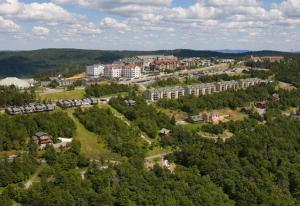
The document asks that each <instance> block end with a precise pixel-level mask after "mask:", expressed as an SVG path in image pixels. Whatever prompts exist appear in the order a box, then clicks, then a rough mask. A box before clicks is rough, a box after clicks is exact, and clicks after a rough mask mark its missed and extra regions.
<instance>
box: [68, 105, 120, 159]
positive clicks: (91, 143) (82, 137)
mask: <svg viewBox="0 0 300 206" xmlns="http://www.w3.org/2000/svg"><path fill="white" fill-rule="evenodd" d="M67 111H68V115H69V116H70V117H71V118H72V119H73V120H74V122H75V124H76V126H77V131H76V135H75V139H77V140H79V141H80V143H81V149H82V152H83V153H84V154H86V155H87V156H88V157H89V158H91V159H96V160H100V159H113V160H119V159H120V158H121V157H120V156H119V155H117V154H114V153H112V152H111V151H110V150H109V149H107V148H106V147H105V144H104V143H102V142H98V136H97V135H96V134H95V133H93V132H90V131H88V130H87V129H86V128H85V127H84V126H83V125H82V124H81V123H80V122H79V120H78V119H77V118H76V117H74V115H73V112H74V109H68V110H67Z"/></svg>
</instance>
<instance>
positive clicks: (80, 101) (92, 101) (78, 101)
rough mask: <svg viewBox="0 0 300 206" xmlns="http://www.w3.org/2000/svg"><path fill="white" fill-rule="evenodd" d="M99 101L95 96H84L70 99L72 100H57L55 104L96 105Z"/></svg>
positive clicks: (68, 106) (63, 106) (63, 105)
mask: <svg viewBox="0 0 300 206" xmlns="http://www.w3.org/2000/svg"><path fill="white" fill-rule="evenodd" d="M98 103H99V100H98V99H97V98H85V99H72V100H60V101H58V102H57V106H59V107H62V108H70V107H80V106H89V105H96V104H98Z"/></svg>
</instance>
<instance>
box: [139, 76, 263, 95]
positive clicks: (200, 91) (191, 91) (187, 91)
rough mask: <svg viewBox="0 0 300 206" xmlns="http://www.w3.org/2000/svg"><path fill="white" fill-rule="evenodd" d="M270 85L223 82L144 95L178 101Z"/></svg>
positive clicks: (155, 90) (254, 80)
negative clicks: (180, 98) (186, 97)
mask: <svg viewBox="0 0 300 206" xmlns="http://www.w3.org/2000/svg"><path fill="white" fill-rule="evenodd" d="M264 83H268V81H267V80H262V79H258V78H250V79H240V80H232V81H223V82H216V83H208V84H197V85H189V86H184V87H178V86H177V87H164V88H153V89H148V90H146V91H145V93H144V95H145V98H146V99H147V100H150V101H157V100H159V99H177V98H179V97H180V96H185V95H195V96H200V95H206V94H211V93H215V92H222V91H226V90H230V89H232V90H238V89H246V88H248V87H250V86H254V85H257V84H264Z"/></svg>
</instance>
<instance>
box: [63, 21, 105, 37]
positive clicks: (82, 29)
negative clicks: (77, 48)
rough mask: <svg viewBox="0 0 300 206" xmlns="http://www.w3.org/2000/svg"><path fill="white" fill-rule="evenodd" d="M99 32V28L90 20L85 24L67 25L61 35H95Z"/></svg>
mask: <svg viewBox="0 0 300 206" xmlns="http://www.w3.org/2000/svg"><path fill="white" fill-rule="evenodd" d="M100 33H101V29H100V28H98V27H97V26H96V25H95V24H94V23H92V22H89V23H87V24H80V23H75V24H72V25H69V26H68V28H67V29H66V30H64V31H63V36H64V37H68V38H75V37H76V38H77V37H81V36H84V37H85V36H95V35H98V34H100Z"/></svg>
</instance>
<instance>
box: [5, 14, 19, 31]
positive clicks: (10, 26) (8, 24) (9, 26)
mask: <svg viewBox="0 0 300 206" xmlns="http://www.w3.org/2000/svg"><path fill="white" fill-rule="evenodd" d="M19 29H20V26H19V25H17V24H16V23H15V22H13V21H12V20H9V19H4V18H3V17H2V16H0V32H17V31H18V30H19Z"/></svg>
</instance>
